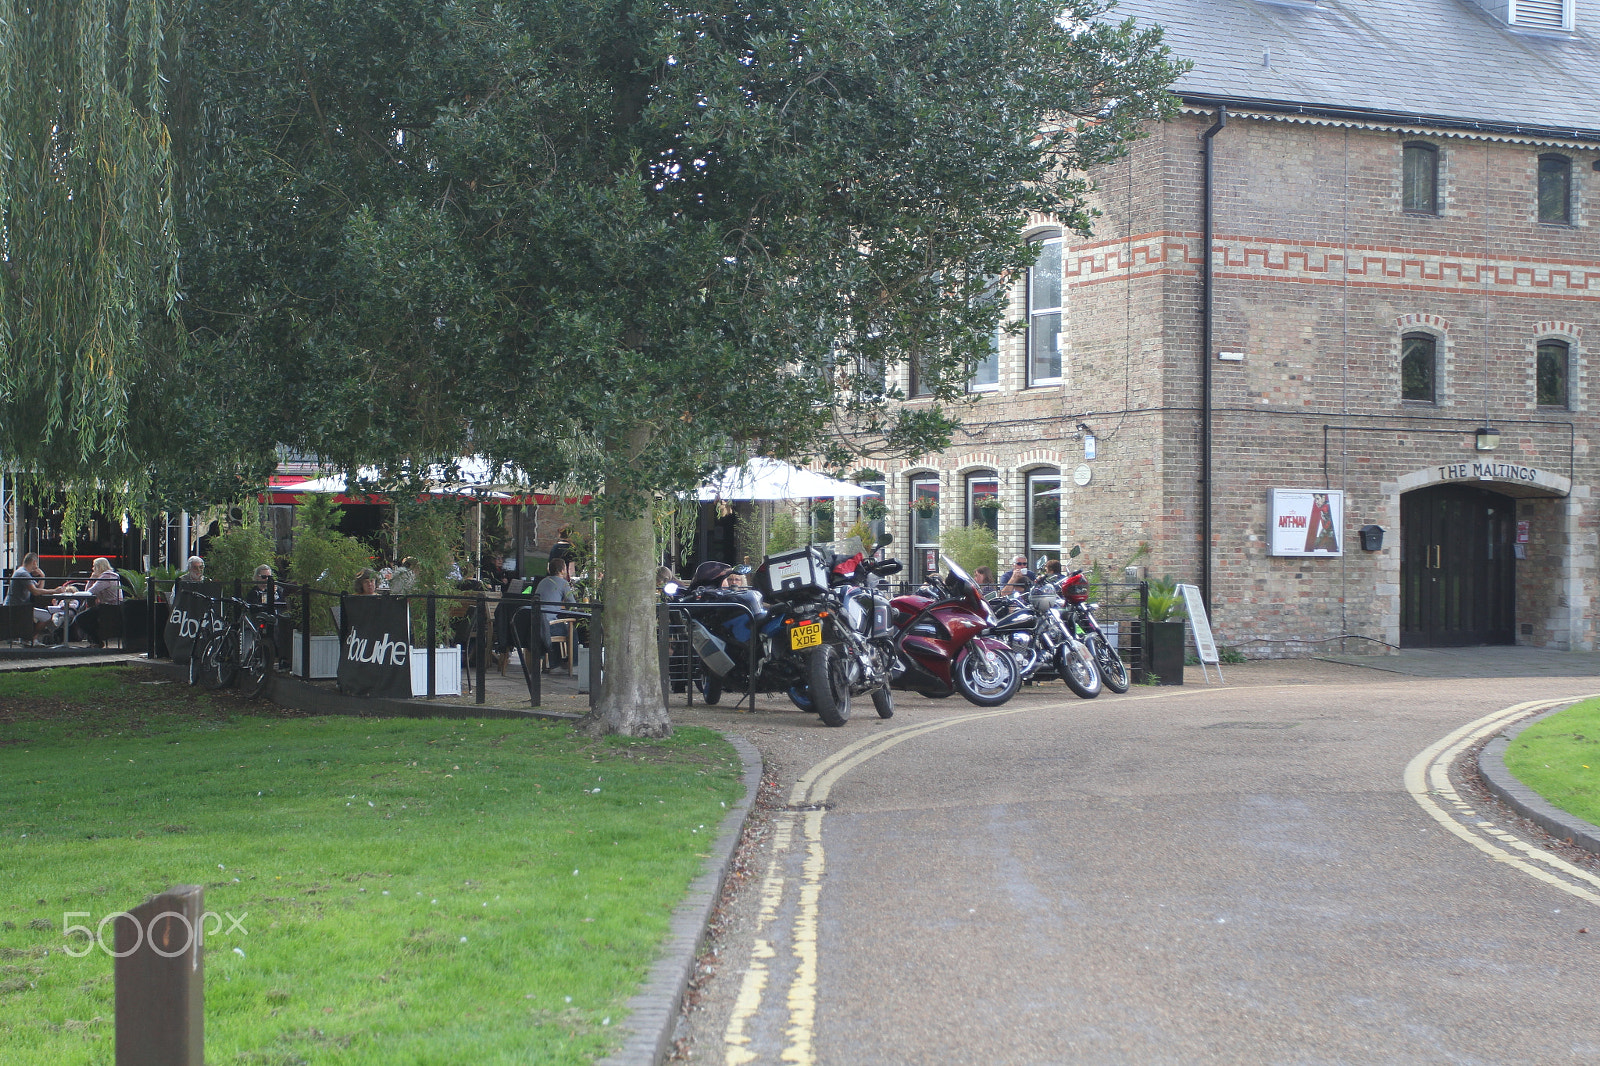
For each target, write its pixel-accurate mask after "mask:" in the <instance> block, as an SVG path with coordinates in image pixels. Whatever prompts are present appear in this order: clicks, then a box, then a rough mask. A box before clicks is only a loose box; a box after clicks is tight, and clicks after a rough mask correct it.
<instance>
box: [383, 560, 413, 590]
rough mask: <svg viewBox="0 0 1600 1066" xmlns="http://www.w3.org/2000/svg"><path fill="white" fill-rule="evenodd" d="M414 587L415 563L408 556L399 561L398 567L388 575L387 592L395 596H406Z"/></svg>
mask: <svg viewBox="0 0 1600 1066" xmlns="http://www.w3.org/2000/svg"><path fill="white" fill-rule="evenodd" d="M416 587H417V561H416V560H415V559H413V558H412V557H411V556H409V555H408V556H406V557H405V558H404V559H401V560H400V565H399V566H397V567H395V568H394V572H393V573H391V574H390V575H389V592H390V593H391V594H393V595H395V596H407V595H410V593H411V590H412V589H414V588H416Z"/></svg>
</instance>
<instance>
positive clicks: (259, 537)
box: [206, 507, 274, 595]
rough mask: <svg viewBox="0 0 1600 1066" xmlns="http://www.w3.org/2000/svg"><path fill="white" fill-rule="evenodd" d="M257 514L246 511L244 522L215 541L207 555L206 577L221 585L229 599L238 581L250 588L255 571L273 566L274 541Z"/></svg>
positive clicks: (252, 509)
mask: <svg viewBox="0 0 1600 1066" xmlns="http://www.w3.org/2000/svg"><path fill="white" fill-rule="evenodd" d="M254 510H255V508H253V507H246V509H245V521H244V522H242V523H240V524H239V525H236V526H233V527H232V528H230V529H228V530H225V531H224V532H222V533H220V534H218V535H217V536H215V537H213V538H212V539H211V546H210V549H209V550H208V551H207V552H206V577H208V578H211V579H212V580H213V581H220V582H222V586H223V590H224V591H225V592H227V593H228V594H229V595H232V593H233V583H234V582H235V581H243V582H244V583H245V587H246V588H249V587H250V579H251V578H252V577H254V576H255V572H256V567H258V566H261V565H262V564H263V563H265V564H268V565H270V564H271V563H272V559H273V555H274V551H273V545H272V538H271V537H269V536H267V531H266V529H265V528H263V527H262V525H261V523H260V522H258V521H255V519H254V515H253V512H254Z"/></svg>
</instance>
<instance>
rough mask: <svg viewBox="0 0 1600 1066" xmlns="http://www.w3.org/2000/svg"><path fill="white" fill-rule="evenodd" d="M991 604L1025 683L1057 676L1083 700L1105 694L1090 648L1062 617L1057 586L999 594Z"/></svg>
mask: <svg viewBox="0 0 1600 1066" xmlns="http://www.w3.org/2000/svg"><path fill="white" fill-rule="evenodd" d="M989 603H990V605H991V607H993V609H994V611H995V615H996V617H997V618H998V620H999V625H998V626H997V627H996V631H995V635H996V636H997V637H999V638H1000V639H1001V640H1004V641H1005V642H1006V644H1007V645H1008V646H1009V647H1010V649H1011V654H1012V655H1013V656H1014V657H1015V658H1016V660H1017V668H1018V669H1019V670H1020V671H1021V673H1022V678H1023V680H1024V681H1026V680H1029V679H1031V678H1033V677H1034V676H1036V675H1043V674H1048V673H1054V674H1055V675H1056V676H1057V677H1060V678H1061V679H1062V680H1063V681H1065V682H1066V683H1067V687H1068V688H1070V689H1072V691H1073V692H1075V693H1077V694H1078V695H1079V696H1081V697H1082V698H1083V699H1086V700H1092V699H1094V698H1095V697H1096V696H1098V695H1100V680H1101V677H1100V672H1099V670H1098V669H1096V666H1095V660H1094V657H1093V655H1092V653H1091V652H1090V650H1089V648H1088V647H1086V646H1085V644H1084V642H1082V641H1080V640H1079V639H1078V638H1077V636H1076V635H1075V634H1074V632H1073V630H1072V628H1071V627H1070V626H1068V625H1067V624H1066V623H1065V622H1064V621H1063V620H1062V617H1061V598H1060V596H1059V595H1058V592H1057V589H1056V586H1054V585H1052V584H1050V582H1048V581H1040V582H1038V583H1037V584H1035V585H1034V586H1033V588H1032V589H1030V590H1029V591H1028V595H1027V598H1026V600H1024V598H1023V597H1022V595H1021V594H1018V593H1012V594H1009V595H1001V594H998V593H997V594H995V595H994V596H991V597H990V598H989Z"/></svg>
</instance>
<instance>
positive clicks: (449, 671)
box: [409, 646, 461, 696]
mask: <svg viewBox="0 0 1600 1066" xmlns="http://www.w3.org/2000/svg"><path fill="white" fill-rule="evenodd" d="M409 662H410V665H411V694H412V695H413V696H426V695H427V694H428V649H427V648H412V649H411V658H410V660H409ZM433 694H434V695H435V696H459V695H461V648H460V647H459V646H457V647H450V648H435V649H433Z"/></svg>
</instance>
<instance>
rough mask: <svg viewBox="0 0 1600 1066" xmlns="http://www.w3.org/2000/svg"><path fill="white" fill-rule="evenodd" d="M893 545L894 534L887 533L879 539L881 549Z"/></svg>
mask: <svg viewBox="0 0 1600 1066" xmlns="http://www.w3.org/2000/svg"><path fill="white" fill-rule="evenodd" d="M893 543H894V534H893V533H885V534H884V535H883V536H881V537H879V538H878V547H880V548H882V547H885V546H887V545H890V544H893Z"/></svg>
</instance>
